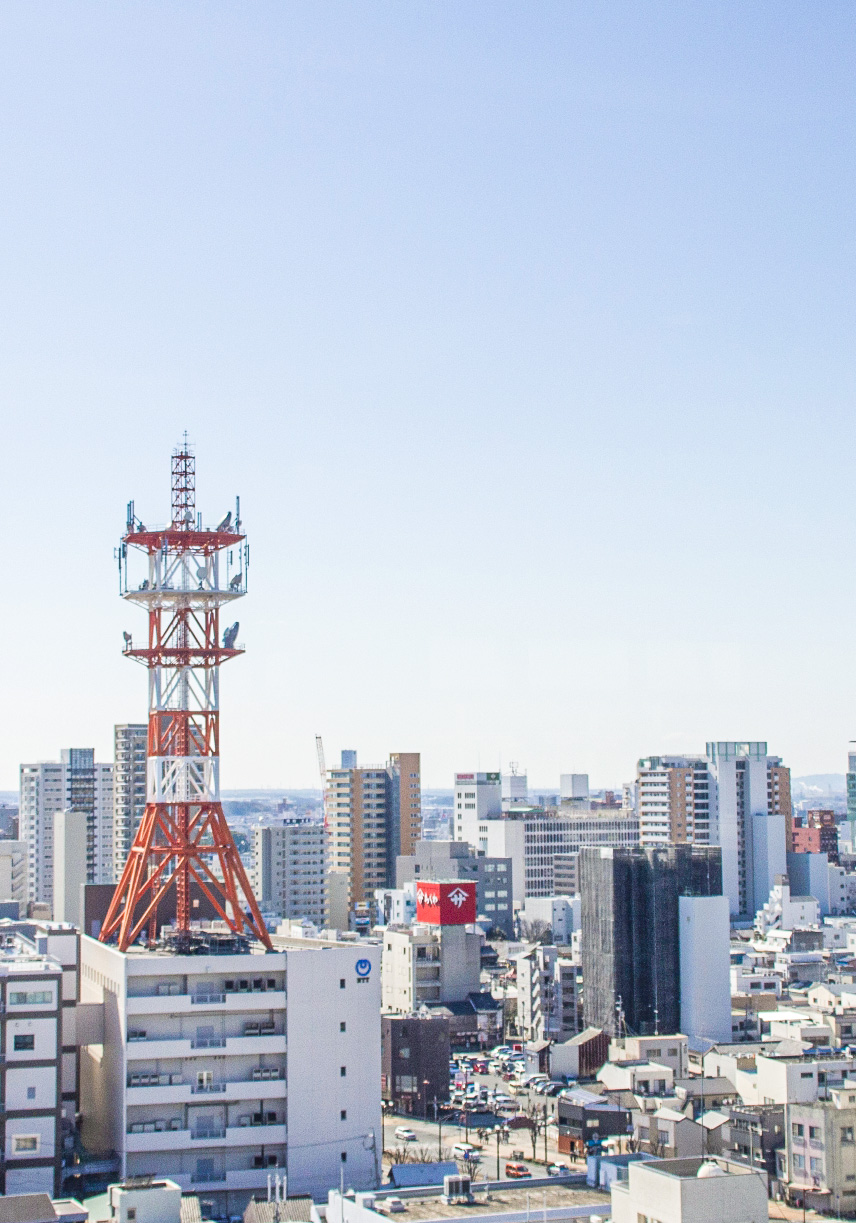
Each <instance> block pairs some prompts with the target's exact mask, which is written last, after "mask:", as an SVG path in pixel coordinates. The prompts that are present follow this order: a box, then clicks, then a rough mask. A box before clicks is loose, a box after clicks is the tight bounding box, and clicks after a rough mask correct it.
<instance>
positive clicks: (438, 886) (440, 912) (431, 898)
mask: <svg viewBox="0 0 856 1223" xmlns="http://www.w3.org/2000/svg"><path fill="white" fill-rule="evenodd" d="M416 920H417V921H421V922H430V923H431V924H432V925H434V926H466V925H467V924H468V923H470V922H474V921H475V920H476V885H475V883H469V882H468V883H457V882H455V883H426V882H425V881H424V880H421V881H420V882H419V883H418V884H417V885H416Z"/></svg>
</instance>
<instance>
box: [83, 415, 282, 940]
mask: <svg viewBox="0 0 856 1223" xmlns="http://www.w3.org/2000/svg"><path fill="white" fill-rule="evenodd" d="M245 539H246V537H245V536H244V534H243V532H242V531H241V520H240V502H237V503H236V509H235V521H234V522H232V514H231V512H230V513H228V514H227V515H226V517H225V518H224V519H223V521H222V522H221V523H220V524H219V525H218V526H216V527H214V528H213V529H212V528H203V526H202V515H201V514H200V515H198V517H197V513H196V461H195V458H194V456H193V454H192V453H191V451H190V448H189V447H188V445H187V441H186V438H185V443H184V445H183V446H182V447H179V448H178V449H177V450H176V451H174V453H173V456H172V522H171V523H170V524H169V526H166V527H157V528H154V529H147V528H146V527H145V526H143V524H142V522H140V520H139V519H138V518H137V517H136V515H135V513H134V503H133V501H132V502H130V503H129V505H128V521H127V530H126V532H125V534H124V536H123V537H122V543H121V546H120V548H119V572H120V588H121V593H122V595H123V597H124V598H125V599H127V600H128V601H129V602H131V603H137V604H139V605H141V606H142V607H144V608H145V609H146V611H147V612H148V616H149V633H148V643H147V644H146V645H145V646H136V645H135V644H134V642H133V641H132V639H131V636H130V634H129V633H125V650H124V653H125V655H126V656H127V657H128V658H135V659H137V660H138V661H139V662H141V663H143V664H144V665H145V666H146V667H147V668H148V673H149V737H148V749H147V757H148V759H147V768H146V810H145V814H144V816H143V818H142V820H141V821H140V826H139V828H138V829H137V833H136V836H135V838H134V844H133V845H132V847H131V851H130V853H129V855H128V860H127V862H126V863H125V869H124V870H123V872H122V878H121V880H120V881H119V884H118V886H117V888H116V891H115V893H114V895H113V899H112V901H111V903H110V908H109V910H108V912H107V917H106V919H105V921H104V925H103V927H102V929H101V934H100V938H101V941H102V942H109V941H112V940H113V939H114V938H115V939H116V941H117V943H118V946H119V948H120V949H121V950H122V951H125V950H127V948H128V947H129V945H130V944H131V943H133V942H134V941H135V939H137V938H138V937H139V935H140V934H141V933H142V932H143V931H147V932H148V936H149V938H150V939H151V940H152V941H154V939H155V937H156V933H157V926H158V922H157V917H158V906H159V904H160V903H161V901H162V900H163V899H164V897H165V896H166V894H167V893H168V891H169V889H170V888H174V889H175V913H176V922H175V928H176V935H177V938H178V940H179V942H180V941H182V940H189V938H190V920H191V896H190V892H191V885H194V884H195V885H196V887H197V888H198V889H199V890H200V891H201V892H202V893H204V895H205V896H206V897H207V899H208V901H209V902H210V904H211V905H212V906H213V908H214V911H215V912H216V913H218V914H219V916H220V917H221V918H222V919H223V920H224V921H225V922H227V923H228V926H229V928H230V929H231V930H232V931H233V932H234V933H235V934H237V935H245V936H248V937H251V938H256V939H259V940H261V942H263V943H264V944H265V945H266V946H267V947H270V946H271V942H270V937H269V935H268V932H267V930H266V929H265V924H264V922H263V921H262V917H261V914H260V913H259V908H258V905H257V904H256V900H255V897H254V896H253V892H252V889H251V887H250V884H249V881H248V879H247V876H246V872H245V871H244V867H243V865H242V863H241V859H240V857H239V856H238V851H237V849H236V848H235V842H234V841H233V840H232V834H231V832H230V831H229V826H228V824H227V823H226V819H225V816H224V814H223V808H222V806H221V803H220V735H219V723H220V702H219V691H220V663H221V662H225V661H226V660H227V659H229V658H234V657H235V656H236V655H238V654H242V653H243V650H242V649H241V648H240V647H238V646H236V644H235V639H236V637H237V633H238V625H237V624H233V625H231V627H229V628H227V629H226V630H225V631H224V632H223V634H222V637H221V632H220V609H221V608H223V607H227V606H228V605H229V604H231V603H232V602H234V600H235V599H239V598H240V597H241V596H242V595H243V594H245V593H246V588H247V585H246V580H247V564H248V561H249V550H248V547H247V544H246V542H245ZM134 550H138V551H136V552H135V551H134ZM140 553H142V554H144V556H145V558H146V561H147V567H146V569H145V576H143V577H142V580H141V581H139V583H138V584H136V578H132V581H131V582H130V584H129V579H128V560H129V556H130V557H131V559H132V560H133V557H134V556H135V555H137V556H139V554H140ZM138 577H140V574H138V575H137V578H138ZM171 907H172V906H171V904H170V908H171Z"/></svg>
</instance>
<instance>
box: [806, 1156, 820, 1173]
mask: <svg viewBox="0 0 856 1223" xmlns="http://www.w3.org/2000/svg"><path fill="white" fill-rule="evenodd" d="M809 1163H810V1165H811V1171H812V1172H823V1160H822V1159H815V1158H814V1156H812V1158H811V1159H810V1160H809Z"/></svg>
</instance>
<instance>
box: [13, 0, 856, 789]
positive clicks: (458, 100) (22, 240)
mask: <svg viewBox="0 0 856 1223" xmlns="http://www.w3.org/2000/svg"><path fill="white" fill-rule="evenodd" d="M854 27H856V11H854V7H853V4H852V2H851V0H847V2H846V3H837V2H835V0H824V2H823V3H822V4H817V3H810V2H808V0H803V2H801V3H790V2H788V0H775V2H773V0H770V2H766V3H764V2H751V3H746V2H745V0H739V2H737V0H734V2H731V3H723V0H715V2H714V3H708V2H704V0H686V2H685V3H681V4H675V3H668V2H664V0H657V2H648V0H626V2H623V3H618V2H610V0H596V2H595V0H592V2H589V3H575V2H573V0H531V2H527V3H524V2H522V0H521V2H516V3H508V2H504V0H458V2H456V3H452V2H450V0H407V2H405V3H401V2H393V0H386V2H382V0H375V2H373V3H365V0H358V2H357V0H354V2H352V3H334V2H324V0H305V2H303V3H287V2H286V0H271V2H265V0H254V2H253V3H252V4H236V3H234V2H233V0H229V2H228V3H222V2H218V0H204V2H202V0H200V2H199V3H182V2H181V0H168V2H164V3H158V2H156V0H145V2H137V3H131V2H125V3H121V4H112V3H109V2H107V0H101V2H93V3H83V2H75V0H71V2H68V3H65V4H55V3H43V2H41V0H6V2H5V3H4V4H3V5H2V6H0V407H2V422H3V427H2V448H0V480H2V493H3V502H4V506H5V512H6V514H7V519H6V522H7V525H8V526H9V527H10V531H9V535H8V537H7V551H6V561H5V565H4V567H3V578H2V582H3V594H2V611H3V614H2V626H3V637H2V639H3V646H4V648H3V655H2V658H3V664H2V690H3V700H2V704H0V717H2V724H1V725H0V750H2V760H1V761H0V788H14V787H15V786H16V785H17V766H18V763H19V762H20V761H21V760H29V759H46V758H55V757H56V755H57V753H58V751H59V749H60V747H62V746H64V745H79V746H85V745H91V744H94V745H95V746H96V748H97V751H98V754H99V757H100V758H108V759H109V758H110V754H111V753H112V725H113V723H114V722H116V721H127V720H137V721H142V720H144V718H145V712H146V710H145V699H146V693H145V676H144V672H143V671H142V669H140V668H138V667H135V666H134V665H133V664H131V663H129V662H127V661H125V660H124V659H123V658H122V657H121V653H120V651H121V645H122V630H123V629H125V628H128V629H131V630H134V631H135V632H136V633H137V634H138V635H139V633H140V631H141V629H142V620H141V616H142V613H141V612H139V611H137V610H135V609H133V608H131V607H125V606H124V605H123V604H122V603H121V601H120V600H119V598H118V597H117V582H116V573H115V568H114V561H113V551H112V550H113V548H114V546H115V544H116V542H117V541H118V537H119V535H120V532H121V529H122V525H123V522H124V516H125V504H126V502H127V500H128V499H129V498H130V497H133V498H135V500H136V505H137V510H138V511H139V513H140V515H141V516H142V518H143V519H144V521H163V520H165V519H166V516H167V508H168V489H169V484H168V472H169V454H170V451H171V449H172V447H173V446H174V445H175V443H176V442H177V441H178V440H179V439H180V437H181V434H182V431H183V430H184V429H185V428H186V429H187V430H188V431H189V435H190V438H191V440H192V442H193V443H195V446H196V451H197V455H198V469H199V489H200V496H199V501H200V506H201V508H202V509H203V511H204V512H205V514H206V517H207V518H208V519H209V520H215V519H217V518H219V517H220V516H221V515H222V514H223V513H224V512H225V510H226V509H227V508H229V506H230V505H231V504H232V503H233V497H234V494H235V493H240V494H241V498H242V509H243V514H244V521H245V524H246V527H247V529H248V532H249V536H250V540H251V547H252V566H251V573H250V579H251V580H250V587H251V594H250V597H248V598H247V599H246V600H245V601H244V602H243V604H242V605H241V606H240V618H241V622H242V627H241V637H242V639H244V640H245V642H246V644H247V647H248V653H247V656H246V657H245V658H244V659H242V660H240V661H237V662H234V663H231V664H230V665H229V667H228V668H227V669H224V674H223V680H222V700H223V707H224V712H223V744H222V749H223V767H222V777H223V783H224V785H225V786H226V787H227V788H234V787H245V786H246V787H248V786H302V785H312V784H314V783H315V782H316V780H317V772H316V762H315V746H314V735H315V734H316V732H321V733H323V735H324V740H325V744H326V746H327V751H328V757H330V758H333V757H334V755H335V754H336V753H338V750H339V748H341V747H357V748H358V749H359V750H360V753H361V757H362V758H363V759H364V760H366V761H372V760H379V759H382V758H385V757H386V754H387V753H388V752H389V751H390V750H420V751H421V752H422V753H423V775H424V779H425V782H426V784H428V785H448V784H451V778H452V773H453V771H454V770H455V769H456V768H457V769H468V768H473V767H479V766H480V767H481V768H483V769H486V768H494V767H497V766H499V765H502V766H505V765H507V764H508V762H509V761H511V760H516V761H519V762H520V764H521V766H523V767H526V768H528V771H529V775H530V778H531V779H533V780H534V781H535V782H537V783H538V784H555V783H556V781H557V778H558V774H559V772H560V771H568V770H575V771H588V772H589V773H590V774H591V777H592V782H593V784H596V785H611V784H618V783H620V782H621V781H622V780H626V779H629V778H630V777H632V776H633V774H634V770H635V761H636V758H637V757H638V756H640V755H643V754H648V753H652V752H664V751H677V750H703V747H704V742H705V740H706V739H708V738H761V739H762V738H766V739H767V740H768V741H769V743H770V748H771V750H773V751H776V752H778V753H780V754H781V755H782V756H783V757H784V758H785V761H786V762H787V763H789V764H790V765H791V766H792V767H793V768H794V770H795V772H796V773H806V772H815V771H817V772H820V771H843V769H844V766H845V758H846V757H845V753H846V750H847V741H848V739H850V738H851V737H856V661H854V633H853V627H852V626H853V618H854V604H856V576H854V563H853V557H854V500H856V494H854V373H856V359H855V358H854V305H856V290H854V285H856V275H855V274H854V273H856V267H854V264H856V217H854V201H856V192H854V187H855V186H856V182H855V181H854V180H855V179H856V171H854V165H856V163H855V162H854V126H856V110H855V109H854V104H856V73H854V59H855V58H856V57H854V51H856V28H854Z"/></svg>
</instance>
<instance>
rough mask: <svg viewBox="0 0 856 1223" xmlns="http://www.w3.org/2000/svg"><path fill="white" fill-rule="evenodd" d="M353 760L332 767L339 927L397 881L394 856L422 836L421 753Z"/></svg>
mask: <svg viewBox="0 0 856 1223" xmlns="http://www.w3.org/2000/svg"><path fill="white" fill-rule="evenodd" d="M343 758H344V760H347V761H349V762H351V763H349V764H348V765H347V767H346V766H345V765H344V763H343V766H342V767H340V768H338V769H328V771H327V792H326V800H325V801H326V810H325V817H326V821H327V832H328V846H327V920H328V922H329V924H330V925H331V926H333V927H336V928H338V929H342V928H347V926H348V925H350V924H352V922H353V915H354V912H355V910H356V908H357V907H358V906H359V907H360V908H365V907H366V906H368V908H365V911H366V912H369V911H370V906H371V902H372V901H373V899H374V893H375V890H376V889H377V888H383V887H391V886H392V885H393V884H394V883H395V859H396V857H397V856H398V855H399V854H411V853H412V852H413V847H414V845H415V844H416V842H417V841H418V840H419V838H420V834H421V804H422V799H421V782H420V759H419V753H418V752H394V753H393V754H392V755H391V756H390V758H389V761H388V763H387V764H385V765H363V766H358V765H357V764H356V753H354V752H348V753H343Z"/></svg>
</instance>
